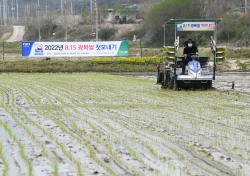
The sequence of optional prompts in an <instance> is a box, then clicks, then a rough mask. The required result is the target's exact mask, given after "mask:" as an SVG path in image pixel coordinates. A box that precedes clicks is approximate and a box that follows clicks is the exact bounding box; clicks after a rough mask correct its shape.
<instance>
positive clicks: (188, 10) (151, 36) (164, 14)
mask: <svg viewBox="0 0 250 176" xmlns="http://www.w3.org/2000/svg"><path fill="white" fill-rule="evenodd" d="M201 7H202V5H201V1H200V0H178V1H176V0H160V1H159V2H156V3H154V4H152V6H150V7H149V9H148V11H147V12H146V15H145V26H144V28H145V31H146V35H145V37H144V42H146V43H147V44H150V45H157V46H162V43H163V36H164V34H163V24H165V23H166V22H167V21H168V20H169V19H173V18H200V17H201V9H202V8H201ZM172 34H173V33H171V32H169V31H168V35H172ZM172 38H173V37H172Z"/></svg>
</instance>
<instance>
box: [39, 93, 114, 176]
mask: <svg viewBox="0 0 250 176" xmlns="http://www.w3.org/2000/svg"><path fill="white" fill-rule="evenodd" d="M57 98H59V97H57ZM61 101H62V99H61ZM61 103H62V104H66V103H65V102H63V101H62V102H61ZM52 106H53V105H52ZM47 111H48V112H49V113H51V112H50V109H47ZM39 113H42V114H43V116H46V113H43V112H41V111H40V112H39ZM51 120H53V121H54V122H56V123H57V124H58V125H59V127H60V128H61V129H62V130H63V131H65V132H67V133H68V134H70V135H71V136H72V137H74V138H75V139H77V140H78V142H80V143H83V142H82V139H81V138H79V137H78V136H76V135H75V134H74V133H73V132H72V131H70V130H68V129H67V128H66V127H65V126H64V125H63V123H61V121H59V120H56V119H51ZM86 144H87V147H88V149H89V151H90V156H91V157H92V158H93V159H94V160H95V161H96V162H97V163H98V164H99V165H100V166H102V167H103V168H104V169H106V170H107V171H108V172H110V173H111V174H112V175H113V174H114V173H113V171H112V170H111V169H110V168H108V167H107V166H106V165H104V163H103V162H101V161H100V160H99V159H98V158H97V157H96V155H95V152H94V148H93V146H92V145H89V142H88V141H85V145H86ZM61 148H62V150H63V152H64V153H66V151H65V150H64V148H63V147H62V146H61ZM69 157H70V158H72V156H69ZM78 166H80V164H78ZM78 169H80V168H79V167H78Z"/></svg>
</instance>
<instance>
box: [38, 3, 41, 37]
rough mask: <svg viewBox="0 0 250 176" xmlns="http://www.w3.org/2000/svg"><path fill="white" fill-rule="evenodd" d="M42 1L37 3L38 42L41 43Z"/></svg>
mask: <svg viewBox="0 0 250 176" xmlns="http://www.w3.org/2000/svg"><path fill="white" fill-rule="evenodd" d="M40 10H41V9H40V1H39V0H38V2H37V16H38V17H37V20H38V37H39V38H38V41H39V42H40V41H41V26H40Z"/></svg>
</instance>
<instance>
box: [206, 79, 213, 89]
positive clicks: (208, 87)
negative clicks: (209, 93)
mask: <svg viewBox="0 0 250 176" xmlns="http://www.w3.org/2000/svg"><path fill="white" fill-rule="evenodd" d="M212 85H213V84H212V81H208V82H207V85H206V88H207V89H211V88H212Z"/></svg>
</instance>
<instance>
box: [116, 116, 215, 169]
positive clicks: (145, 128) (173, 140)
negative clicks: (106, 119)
mask: <svg viewBox="0 0 250 176" xmlns="http://www.w3.org/2000/svg"><path fill="white" fill-rule="evenodd" d="M118 117H119V116H117V118H116V119H118ZM133 124H134V125H136V126H139V127H140V128H139V129H140V130H138V131H136V132H135V133H136V134H140V132H141V131H144V132H145V131H147V127H144V126H141V125H140V124H139V123H138V122H137V121H134V122H133ZM122 125H123V126H126V124H124V123H123V124H122ZM141 129H143V130H141ZM130 131H132V129H131V128H130ZM152 133H155V131H151V134H152ZM143 135H144V137H146V138H148V139H150V140H151V141H155V142H156V143H158V144H159V143H161V141H159V140H157V139H155V138H150V137H149V136H150V135H149V134H145V133H144V134H142V136H143ZM156 135H158V136H159V137H163V139H164V138H165V139H167V141H169V142H170V141H171V142H173V143H176V139H175V137H174V138H171V137H170V136H164V135H163V134H158V133H156ZM163 145H165V146H167V145H166V144H164V143H163ZM178 145H183V143H182V142H179V143H178ZM168 148H169V149H171V150H172V151H173V153H175V154H177V155H178V156H180V157H181V158H182V159H188V158H186V157H185V156H184V155H183V154H181V153H180V152H178V151H177V150H175V149H174V148H172V147H168ZM188 160H189V159H188ZM193 163H194V164H195V165H197V164H196V163H195V162H193ZM198 167H199V165H198ZM209 172H211V171H209Z"/></svg>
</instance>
